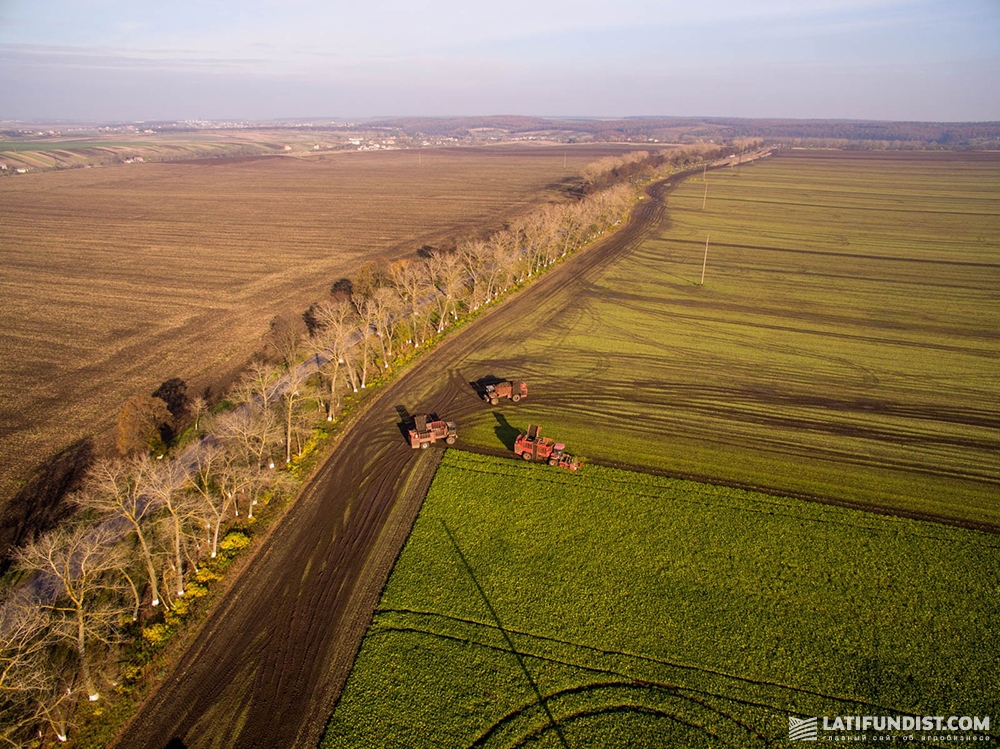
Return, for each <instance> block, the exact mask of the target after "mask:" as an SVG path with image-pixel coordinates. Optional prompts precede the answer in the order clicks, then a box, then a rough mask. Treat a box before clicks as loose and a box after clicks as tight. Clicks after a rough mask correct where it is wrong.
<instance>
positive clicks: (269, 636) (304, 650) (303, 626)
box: [116, 169, 1000, 749]
mask: <svg viewBox="0 0 1000 749" xmlns="http://www.w3.org/2000/svg"><path fill="white" fill-rule="evenodd" d="M700 171H701V170H700V169H699V170H695V171H692V172H687V173H681V174H677V175H674V176H672V177H670V178H669V179H666V180H663V181H661V182H657V183H655V184H654V185H652V186H650V187H649V188H648V190H647V192H648V193H649V197H650V199H649V200H644V201H642V202H641V203H639V204H638V205H637V206H636V207H635V209H634V211H633V213H632V217H631V220H630V221H629V222H628V223H627V224H626V225H625V226H624V227H622V228H620V229H619V230H618V231H617V232H615V233H614V234H613V235H612V236H610V237H608V238H607V239H604V240H602V241H600V242H597V243H595V244H594V245H593V246H591V247H589V248H587V249H586V250H584V251H582V252H579V253H578V254H576V255H574V256H573V257H571V258H569V259H568V260H567V261H566V262H564V263H562V264H560V265H558V266H556V267H555V268H553V269H551V270H550V271H549V272H548V273H546V274H545V275H544V276H542V277H541V278H540V279H538V280H536V281H535V282H534V283H533V284H532V285H531V286H529V287H528V288H526V289H525V290H523V291H522V292H520V293H518V294H517V295H515V296H514V297H512V298H510V299H507V300H505V301H504V302H503V303H501V304H500V305H499V306H498V307H497V308H495V309H493V310H491V311H490V312H489V314H487V315H484V316H483V317H482V318H480V319H479V320H476V321H475V322H473V323H471V324H470V325H468V326H467V327H466V328H465V329H463V330H462V331H460V332H458V333H457V334H455V335H453V337H451V338H449V339H447V340H446V341H444V342H443V343H442V344H441V345H439V346H438V348H437V349H435V350H434V351H432V352H430V353H428V354H427V355H426V356H425V357H424V358H423V359H421V360H420V361H419V362H418V363H417V364H416V365H415V366H414V367H413V368H412V369H411V370H409V371H408V372H406V373H404V374H402V375H401V376H400V377H398V378H397V379H396V380H395V381H394V382H392V383H391V384H390V385H388V386H387V387H386V388H385V389H384V390H383V391H382V393H381V394H380V395H379V396H378V398H377V399H376V400H375V401H374V402H372V403H371V404H370V405H369V407H368V409H367V411H366V412H365V413H363V414H362V415H361V416H359V418H358V419H357V421H356V423H355V424H354V425H353V426H352V427H351V428H350V429H349V430H348V431H347V433H346V434H345V435H344V437H343V439H342V441H341V444H340V445H339V447H338V448H337V449H336V450H335V451H334V453H333V454H332V455H331V456H330V457H329V458H328V459H327V460H326V462H325V463H324V464H323V465H322V466H321V467H320V468H319V469H318V470H317V471H316V473H315V475H314V476H313V478H312V479H311V480H310V481H309V483H308V484H307V485H306V487H305V488H304V489H303V491H302V493H301V495H300V496H299V498H298V499H297V500H296V502H295V504H294V505H293V506H292V507H291V508H290V509H289V510H288V512H287V514H286V515H285V517H284V518H283V519H282V520H281V521H280V523H279V524H278V525H277V526H276V527H275V528H274V529H273V530H272V531H271V534H270V536H269V537H268V539H267V540H266V542H265V543H264V545H263V546H262V548H261V549H260V550H259V551H258V552H257V554H256V555H255V557H254V558H253V559H252V560H250V561H249V563H247V565H246V567H245V568H244V569H243V570H242V572H241V573H240V574H239V576H238V577H237V578H236V579H235V580H233V581H232V582H231V583H230V586H229V589H228V591H227V592H226V593H225V594H224V595H223V597H222V598H221V599H220V600H219V602H218V603H217V604H216V607H215V611H214V612H213V614H212V616H211V618H210V619H209V620H208V622H207V623H206V624H205V625H204V628H203V630H202V631H201V632H200V633H199V634H198V635H197V637H196V638H195V639H194V641H193V644H192V645H191V647H190V648H189V649H188V651H187V652H186V653H185V655H184V656H183V657H182V658H181V659H180V660H179V662H178V663H177V664H176V665H175V666H174V667H173V668H172V669H171V670H170V671H169V672H168V673H167V675H166V676H165V678H164V679H163V681H162V683H161V684H160V686H159V687H158V689H157V690H156V692H155V693H154V694H152V695H151V696H150V697H149V698H148V699H147V701H146V702H145V704H144V705H143V706H142V708H141V709H140V711H139V713H138V714H137V715H136V717H135V718H134V719H133V720H132V722H131V723H130V725H129V726H128V727H127V729H126V730H125V731H124V732H123V734H122V736H121V737H120V739H119V741H118V743H117V744H116V746H118V747H119V748H120V749H163V747H166V746H167V745H168V743H169V742H171V741H173V742H174V743H172V744H170V746H171V747H180V746H184V747H187V748H188V749H201V748H203V747H213V748H215V747H239V748H240V749H275V748H282V749H283V748H285V747H314V746H316V744H317V742H318V740H319V738H320V736H321V733H322V731H323V729H324V726H325V721H326V719H327V717H328V716H329V715H330V713H331V712H332V710H333V707H334V705H335V703H336V701H337V699H338V697H339V695H340V693H341V690H342V689H343V687H344V684H345V682H346V680H347V677H348V674H349V672H350V669H351V665H352V663H353V661H354V657H355V655H356V654H357V651H358V648H359V647H360V645H361V640H362V638H363V636H364V633H365V632H366V630H367V628H368V626H369V624H370V623H371V620H372V616H373V613H374V610H375V606H376V605H377V602H378V598H379V596H380V594H381V591H382V589H383V587H384V585H385V582H386V580H387V579H388V576H389V573H390V571H391V568H392V565H393V564H394V562H395V560H396V558H397V556H398V554H399V552H400V551H401V549H402V546H403V544H404V543H405V541H406V538H407V536H408V535H409V532H410V528H411V527H412V524H413V522H414V520H415V518H416V515H417V512H418V511H419V508H420V505H421V503H422V501H423V498H424V495H425V494H426V491H427V488H428V486H429V484H430V481H431V479H432V477H433V475H434V471H435V470H436V467H437V464H438V462H439V460H440V456H441V451H440V450H439V449H433V448H432V449H430V450H412V449H411V448H410V447H409V446H408V445H407V444H406V441H405V440H404V439H403V436H402V434H401V431H400V427H401V413H402V412H403V411H405V412H406V413H409V414H412V413H421V412H427V413H437V414H439V415H441V416H442V417H446V418H448V419H450V420H454V421H457V422H458V423H459V424H460V425H461V423H462V421H463V418H464V417H467V416H470V415H472V414H475V413H478V412H480V411H481V410H482V409H483V408H484V407H486V408H488V406H484V404H483V402H482V401H481V400H480V399H479V397H478V395H477V394H476V393H475V392H474V391H473V389H472V388H471V387H470V385H469V383H470V382H471V381H473V380H475V379H476V378H477V377H479V376H480V375H482V372H479V371H475V372H473V371H469V372H463V371H462V369H461V363H462V362H463V361H464V360H466V359H468V358H469V357H470V356H471V355H472V354H474V353H475V352H476V351H477V350H481V349H482V348H484V347H485V346H486V345H487V344H488V343H489V342H490V341H491V340H494V339H496V338H498V337H502V336H503V335H504V331H505V328H506V327H507V326H509V325H510V324H511V323H512V322H515V321H517V320H518V319H519V318H520V317H522V316H523V315H524V314H525V313H526V312H529V311H530V310H531V309H533V307H534V306H536V304H537V303H539V302H541V301H542V300H544V299H546V298H547V297H548V296H549V295H551V294H553V293H555V292H558V293H560V294H562V295H564V298H566V299H567V300H569V301H568V303H567V307H570V306H572V305H573V304H575V303H576V302H578V301H579V300H580V299H582V298H585V296H586V294H587V293H588V291H589V290H590V289H592V288H593V285H594V283H595V282H596V281H597V280H598V279H599V277H600V275H601V273H602V272H603V271H604V270H605V269H606V268H607V267H608V266H609V265H611V264H612V263H614V262H615V261H616V260H618V259H619V258H620V257H622V256H623V255H624V254H626V253H628V252H630V251H631V250H633V249H634V248H635V247H637V246H638V245H639V244H640V243H641V242H642V241H643V240H644V239H646V237H647V236H649V235H650V233H651V232H652V231H654V230H658V229H664V228H666V227H667V224H668V222H669V219H668V218H667V217H665V215H664V210H665V202H666V196H667V194H668V193H669V192H670V191H671V190H672V189H673V188H674V187H676V186H677V185H678V184H679V183H680V182H682V181H683V180H684V179H686V178H687V177H688V176H691V175H692V174H694V173H696V172H700ZM567 292H568V293H567ZM574 300H576V302H574ZM497 364H498V366H499V365H500V364H501V363H500V362H498V363H497ZM502 364H503V366H504V367H510V368H512V369H514V370H517V371H523V370H524V368H525V367H527V365H528V364H529V363H528V362H523V361H518V360H515V359H511V360H504V362H502ZM637 376H641V374H639V373H637ZM614 394H615V393H614V392H612V391H611V390H609V391H608V393H607V395H608V396H609V397H610V396H611V395H614ZM542 397H543V398H544V396H542ZM459 446H462V447H463V449H471V450H473V451H477V452H485V453H493V454H508V453H504V452H503V451H501V450H500V449H499V448H498V449H496V450H491V449H489V448H482V447H472V446H468V445H463V441H462V439H461V429H460V430H459ZM594 462H598V463H605V464H607V465H615V466H617V467H621V468H628V469H631V470H640V471H645V472H650V473H658V474H660V475H673V476H675V477H677V478H689V479H694V480H698V481H702V482H708V483H724V484H725V485H727V486H738V485H736V484H733V483H732V482H717V481H715V480H714V479H712V478H710V477H704V476H695V475H682V474H671V473H665V472H664V471H657V470H655V469H652V468H650V467H649V466H632V465H624V464H613V463H606V462H605V461H594ZM739 488H747V489H755V490H757V491H763V492H765V493H768V494H775V495H781V496H802V495H795V494H794V493H789V492H787V491H782V490H780V488H769V487H755V486H742V485H739ZM802 498H804V499H809V500H812V501H817V502H823V503H828V504H833V505H839V506H848V507H854V508H857V509H865V510H871V511H875V512H880V513H886V514H896V515H900V516H905V517H911V518H917V519H924V520H932V521H936V522H944V523H948V524H952V525H959V526H962V527H966V528H973V529H977V530H981V531H987V532H991V533H1000V528H997V527H996V526H993V525H991V524H987V523H977V522H972V521H960V520H954V519H950V518H946V517H939V516H935V515H928V514H921V513H917V512H905V511H895V512H893V511H889V510H885V509H882V508H879V507H873V506H870V505H863V504H855V503H851V502H849V501H845V500H844V499H841V498H836V497H821V496H812V495H810V496H802ZM178 740H179V741H180V742H182V743H178Z"/></svg>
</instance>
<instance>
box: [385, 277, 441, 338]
mask: <svg viewBox="0 0 1000 749" xmlns="http://www.w3.org/2000/svg"><path fill="white" fill-rule="evenodd" d="M390 276H391V278H392V283H393V285H394V286H395V287H396V290H397V292H398V293H399V297H400V299H401V300H402V303H403V307H404V309H403V312H404V313H405V314H406V315H407V317H408V319H409V323H410V324H409V328H410V338H409V340H408V343H411V344H413V346H414V347H416V348H419V347H420V344H421V343H423V331H424V312H423V310H424V308H425V307H426V304H425V298H426V297H427V296H428V295H429V294H430V293H431V291H432V288H433V287H432V286H431V284H430V281H429V279H428V277H427V266H425V265H424V264H423V263H416V262H413V261H412V260H399V261H397V262H396V263H393V265H392V266H391V267H390Z"/></svg>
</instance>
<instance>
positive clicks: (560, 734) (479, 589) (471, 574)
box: [441, 520, 569, 749]
mask: <svg viewBox="0 0 1000 749" xmlns="http://www.w3.org/2000/svg"><path fill="white" fill-rule="evenodd" d="M441 525H442V527H443V528H444V532H445V533H446V534H448V540H449V541H451V545H452V546H453V547H454V549H455V553H456V554H458V558H459V560H461V562H462V567H463V568H464V569H465V572H466V573H467V574H468V575H469V579H470V580H472V584H473V585H474V586H475V587H476V591H477V592H478V593H479V597H480V598H482V599H483V603H484V604H485V605H486V608H487V610H488V611H489V613H490V616H491V617H492V618H493V621H494V622H496V626H497V629H498V630H500V634H501V635H503V639H504V641H505V642H506V643H507V649H508V650H509V651H510V652H511V654H512V655H513V656H514V658H515V659H516V660H517V665H518V666H520V667H521V671H523V672H524V678H525V679H527V681H528V684H529V685H530V686H531V691H532V692H534V693H535V698H536V699H537V700H538V706H539V707H541V708H542V710H543V711H544V712H545V715H546V717H547V718H548V720H549V725H550V726H551V727H552V729H553V730H554V731H555V732H556V736H557V737H558V738H559V743H560V744H562V745H563V746H564V747H566V749H569V744H567V743H566V737H565V736H564V735H563V732H562V728H561V727H560V726H559V723H558V722H557V721H556V719H555V716H553V715H552V711H551V710H549V705H548V702H547V701H546V699H545V698H544V697H542V692H541V690H540V689H539V688H538V684H537V683H536V682H535V680H534V678H533V677H532V676H531V672H530V671H529V670H528V666H527V664H525V662H524V656H523V655H521V653H519V652H518V650H517V648H515V647H514V641H513V640H512V639H511V637H510V634H509V633H508V632H507V630H506V629H504V626H503V622H501V621H500V615H499V614H497V611H496V609H495V608H493V604H492V603H491V602H490V599H489V596H487V595H486V591H485V590H483V586H482V585H480V584H479V579H478V578H477V577H476V573H475V572H473V571H472V566H471V565H470V564H469V561H468V560H467V559H466V558H465V554H463V553H462V549H461V547H460V546H459V545H458V540H457V539H456V538H455V536H454V534H452V532H451V528H449V527H448V524H447V523H445V522H444V521H443V520H442V521H441Z"/></svg>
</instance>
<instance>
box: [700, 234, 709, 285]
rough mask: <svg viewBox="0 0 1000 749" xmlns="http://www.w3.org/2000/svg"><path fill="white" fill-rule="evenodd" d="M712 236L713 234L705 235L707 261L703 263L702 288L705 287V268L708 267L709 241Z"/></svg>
mask: <svg viewBox="0 0 1000 749" xmlns="http://www.w3.org/2000/svg"><path fill="white" fill-rule="evenodd" d="M710 236H711V234H706V235H705V259H704V260H702V261H701V284H699V285H700V286H704V285H705V268H706V266H708V239H709V237H710Z"/></svg>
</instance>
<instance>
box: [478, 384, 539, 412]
mask: <svg viewBox="0 0 1000 749" xmlns="http://www.w3.org/2000/svg"><path fill="white" fill-rule="evenodd" d="M527 397H528V383H526V382H512V381H510V380H501V381H500V382H491V383H489V384H488V385H486V390H485V392H483V400H487V401H489V402H490V405H491V406H495V405H497V404H498V403H499V402H500V399H501V398H510V399H511V400H512V401H514V402H515V403H517V402H518V401H519V400H521V398H527Z"/></svg>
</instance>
